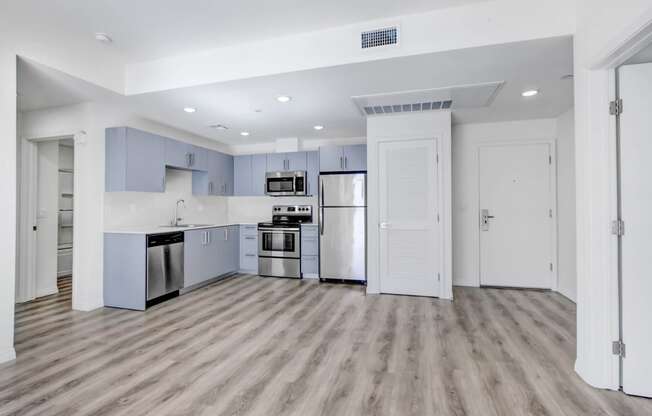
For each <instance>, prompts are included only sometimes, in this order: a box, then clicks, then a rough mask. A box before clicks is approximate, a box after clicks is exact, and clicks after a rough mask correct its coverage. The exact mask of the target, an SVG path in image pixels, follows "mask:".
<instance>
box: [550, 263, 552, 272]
mask: <svg viewBox="0 0 652 416" xmlns="http://www.w3.org/2000/svg"><path fill="white" fill-rule="evenodd" d="M550 271H552V263H550Z"/></svg>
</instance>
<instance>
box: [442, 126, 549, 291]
mask: <svg viewBox="0 0 652 416" xmlns="http://www.w3.org/2000/svg"><path fill="white" fill-rule="evenodd" d="M452 136H453V139H452V146H453V284H454V285H459V286H475V287H477V286H479V285H480V265H479V258H480V254H479V249H480V242H479V235H478V206H479V201H478V160H477V151H478V147H479V146H480V145H481V144H488V143H498V142H512V141H520V140H523V141H528V140H530V141H531V140H551V139H554V138H555V137H556V120H554V119H545V120H527V121H514V122H505V123H477V124H462V125H455V126H453V131H452Z"/></svg>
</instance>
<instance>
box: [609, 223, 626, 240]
mask: <svg viewBox="0 0 652 416" xmlns="http://www.w3.org/2000/svg"><path fill="white" fill-rule="evenodd" d="M611 234H613V235H617V236H618V237H622V236H624V235H625V221H623V220H614V221H611Z"/></svg>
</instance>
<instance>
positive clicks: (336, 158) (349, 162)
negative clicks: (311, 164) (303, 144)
mask: <svg viewBox="0 0 652 416" xmlns="http://www.w3.org/2000/svg"><path fill="white" fill-rule="evenodd" d="M319 170H320V172H356V171H366V170H367V145H365V144H356V145H350V146H322V147H320V148H319Z"/></svg>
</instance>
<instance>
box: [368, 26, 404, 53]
mask: <svg viewBox="0 0 652 416" xmlns="http://www.w3.org/2000/svg"><path fill="white" fill-rule="evenodd" d="M360 41H361V46H362V49H369V48H377V47H379V46H387V45H396V44H397V43H398V27H396V26H395V27H386V28H383V29H376V30H368V31H366V32H362V34H361V35H360Z"/></svg>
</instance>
